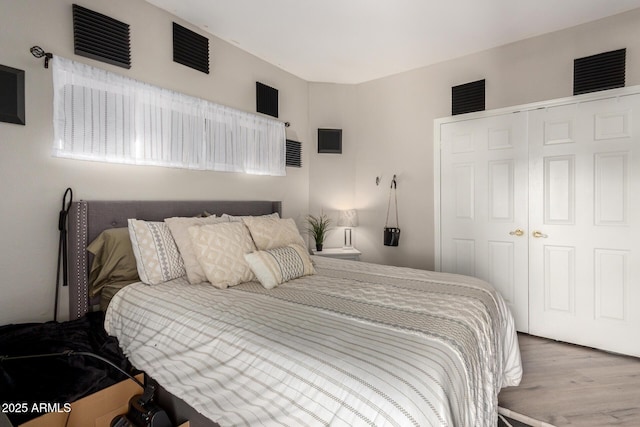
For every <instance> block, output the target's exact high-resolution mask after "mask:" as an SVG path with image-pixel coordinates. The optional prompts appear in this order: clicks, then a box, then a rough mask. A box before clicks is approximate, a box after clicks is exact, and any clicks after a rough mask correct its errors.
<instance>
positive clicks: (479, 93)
mask: <svg viewBox="0 0 640 427" xmlns="http://www.w3.org/2000/svg"><path fill="white" fill-rule="evenodd" d="M484 93H485V84H484V79H482V80H477V81H475V82H471V83H465V84H463V85H458V86H453V87H452V88H451V114H452V115H454V116H455V115H456V114H464V113H472V112H474V111H483V110H484V108H485V106H484V104H485V102H484V99H485V96H484Z"/></svg>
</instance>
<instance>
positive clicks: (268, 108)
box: [256, 82, 278, 117]
mask: <svg viewBox="0 0 640 427" xmlns="http://www.w3.org/2000/svg"><path fill="white" fill-rule="evenodd" d="M256 111H257V112H258V113H262V114H268V115H270V116H272V117H278V89H274V88H272V87H271V86H267V85H265V84H262V83H260V82H256Z"/></svg>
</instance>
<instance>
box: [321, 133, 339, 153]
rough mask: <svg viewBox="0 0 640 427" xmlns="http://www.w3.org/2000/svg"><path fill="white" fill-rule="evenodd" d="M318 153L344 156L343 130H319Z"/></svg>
mask: <svg viewBox="0 0 640 427" xmlns="http://www.w3.org/2000/svg"><path fill="white" fill-rule="evenodd" d="M318 153H331V154H342V129H318Z"/></svg>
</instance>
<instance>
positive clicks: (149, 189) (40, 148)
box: [0, 0, 309, 325]
mask: <svg viewBox="0 0 640 427" xmlns="http://www.w3.org/2000/svg"><path fill="white" fill-rule="evenodd" d="M72 3H73V2H72V1H71V0H2V1H1V2H0V64H3V65H7V66H10V67H14V68H19V69H23V70H25V71H26V120H27V125H26V126H19V125H14V124H8V123H0V200H1V201H2V202H1V203H0V235H2V242H3V244H2V245H1V247H0V325H1V324H5V323H10V322H22V321H44V320H49V319H51V318H52V317H53V292H54V283H55V271H56V254H57V239H58V235H57V215H58V211H59V209H60V205H61V199H62V194H63V191H64V189H65V188H66V187H68V186H70V187H72V188H73V190H74V196H75V198H76V199H148V200H150V199H195V200H201V199H262V200H265V199H268V200H272V199H273V200H282V201H283V214H284V215H286V216H289V217H294V218H301V217H302V216H303V215H304V214H306V212H307V210H308V206H309V198H308V194H309V167H308V164H309V161H308V158H307V157H306V156H307V153H308V152H309V149H308V147H307V146H306V145H308V141H309V137H308V134H309V127H308V112H307V109H308V83H307V82H306V81H304V80H301V79H299V78H297V77H295V76H293V75H291V74H289V73H286V72H284V71H282V70H281V69H279V68H277V67H276V66H274V65H271V64H268V63H266V62H264V61H262V60H260V59H258V58H256V57H254V56H252V55H249V54H247V53H246V52H244V51H242V50H240V49H238V48H237V47H234V46H232V45H230V44H228V43H226V42H224V41H222V40H220V39H217V38H215V37H213V36H211V35H207V34H206V33H204V34H205V35H207V36H208V37H209V39H210V42H209V43H210V58H211V60H210V64H211V65H210V74H209V75H207V74H204V73H201V72H199V71H195V70H193V69H191V68H187V67H185V66H183V65H180V64H177V63H174V62H173V60H172V55H173V51H172V22H173V21H175V20H177V19H176V18H175V17H174V16H172V15H170V14H168V13H166V12H165V11H163V10H161V9H158V8H156V7H154V6H152V5H150V4H149V3H147V2H145V1H142V0H109V1H99V0H82V1H81V2H79V4H80V5H82V6H85V7H88V8H90V9H92V10H95V11H97V12H100V13H104V14H106V15H109V16H112V17H114V18H116V19H119V20H121V21H124V22H126V23H128V24H129V25H130V29H131V54H132V67H131V69H130V70H126V69H124V68H119V67H114V66H110V65H108V64H104V63H100V62H97V61H93V60H90V59H86V58H83V57H79V56H76V55H74V54H73V31H72V14H71V5H72ZM178 23H180V24H182V25H184V26H186V27H188V28H191V29H192V30H194V31H196V32H199V33H201V34H202V31H200V30H198V29H197V28H193V27H192V26H190V25H188V24H186V23H184V22H181V21H179V20H178ZM33 45H40V46H42V47H43V48H44V49H45V50H48V51H51V52H53V53H54V55H60V56H64V57H67V58H70V59H74V60H76V61H81V62H85V63H88V64H90V65H95V66H98V67H101V68H105V69H108V70H110V71H113V72H116V73H120V74H124V75H126V76H129V77H132V78H135V79H138V80H142V81H145V82H148V83H151V84H155V85H158V86H162V87H165V88H168V89H172V90H175V91H178V92H182V93H186V94H189V95H193V96H197V97H200V98H204V99H208V100H211V101H213V102H217V103H220V104H224V105H228V106H230V107H234V108H238V109H240V110H243V111H249V112H252V111H255V82H256V81H261V82H263V83H265V84H268V85H270V86H273V87H275V88H277V89H279V95H280V118H281V119H282V120H284V121H289V122H291V127H290V128H288V129H287V137H288V138H291V139H295V140H299V141H302V142H303V143H305V147H304V148H303V152H304V153H305V157H304V158H303V162H304V164H305V165H307V167H305V168H302V169H296V168H287V176H286V177H264V176H250V175H244V174H237V173H220V172H206V171H189V170H181V169H172V168H161V167H147V166H143V167H136V166H126V165H112V164H104V163H97V162H83V161H78V160H67V159H58V158H53V157H51V155H50V152H51V144H52V142H53V127H52V86H51V70H45V69H44V68H43V60H41V59H35V58H33V57H32V56H31V54H30V53H29V48H30V47H31V46H33ZM66 299H67V294H66V289H63V290H62V294H61V302H62V304H61V311H63V312H64V313H65V314H66Z"/></svg>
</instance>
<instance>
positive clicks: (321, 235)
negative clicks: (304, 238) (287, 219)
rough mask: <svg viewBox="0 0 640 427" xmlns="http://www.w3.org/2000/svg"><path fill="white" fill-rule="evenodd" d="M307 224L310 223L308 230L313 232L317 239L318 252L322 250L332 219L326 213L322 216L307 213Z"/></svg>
mask: <svg viewBox="0 0 640 427" xmlns="http://www.w3.org/2000/svg"><path fill="white" fill-rule="evenodd" d="M307 224H309V226H308V227H307V231H308V232H309V233H311V237H313V240H315V241H316V250H317V251H318V252H320V251H322V245H323V244H324V239H325V237H327V232H328V231H329V229H330V225H331V219H329V217H327V216H326V215H325V214H322V215H320V216H313V215H307Z"/></svg>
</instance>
